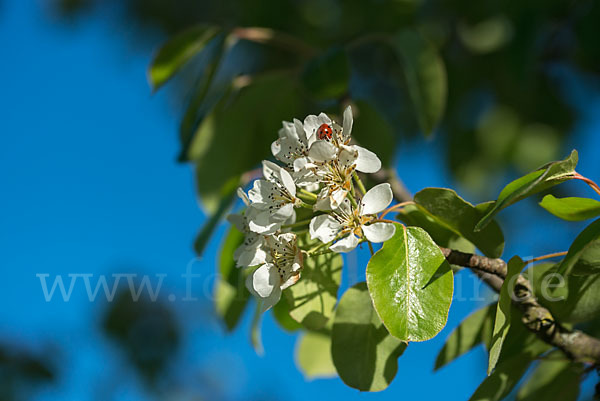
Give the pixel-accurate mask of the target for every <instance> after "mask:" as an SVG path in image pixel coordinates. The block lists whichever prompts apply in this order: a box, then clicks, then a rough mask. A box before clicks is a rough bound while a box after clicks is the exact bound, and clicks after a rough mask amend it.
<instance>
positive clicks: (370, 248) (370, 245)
mask: <svg viewBox="0 0 600 401" xmlns="http://www.w3.org/2000/svg"><path fill="white" fill-rule="evenodd" d="M367 243H368V244H369V251H371V256H373V255H374V254H375V252H373V244H371V241H367Z"/></svg>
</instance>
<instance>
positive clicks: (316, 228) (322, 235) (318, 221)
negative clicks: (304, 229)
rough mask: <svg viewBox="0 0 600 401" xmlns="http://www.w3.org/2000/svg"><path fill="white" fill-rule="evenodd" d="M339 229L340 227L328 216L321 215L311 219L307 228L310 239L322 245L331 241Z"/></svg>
mask: <svg viewBox="0 0 600 401" xmlns="http://www.w3.org/2000/svg"><path fill="white" fill-rule="evenodd" d="M341 229H342V225H341V224H340V223H338V221H337V220H336V219H334V218H333V217H331V216H330V215H328V214H321V215H319V216H316V217H313V219H312V220H311V221H310V224H309V226H308V232H309V233H310V238H311V239H315V238H318V239H319V240H320V241H322V242H324V243H327V242H329V241H333V239H334V238H335V236H336V235H337V234H338V233H339V232H340V230H341Z"/></svg>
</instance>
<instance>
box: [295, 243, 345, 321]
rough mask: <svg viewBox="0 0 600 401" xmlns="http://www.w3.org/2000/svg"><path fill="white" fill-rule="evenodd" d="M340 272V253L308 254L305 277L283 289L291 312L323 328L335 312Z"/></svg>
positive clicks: (304, 271) (305, 263)
mask: <svg viewBox="0 0 600 401" xmlns="http://www.w3.org/2000/svg"><path fill="white" fill-rule="evenodd" d="M341 276H342V257H341V255H339V254H333V253H331V254H326V255H319V256H313V257H310V258H306V260H305V261H304V267H303V269H302V278H301V279H300V280H299V281H298V282H297V283H296V284H294V285H293V286H291V287H289V288H288V289H287V290H285V291H284V294H285V295H286V297H287V300H288V303H289V306H290V316H291V317H292V318H293V319H294V320H295V321H297V322H298V323H300V324H302V325H303V326H304V327H306V328H308V329H310V330H319V329H321V328H323V327H324V326H325V325H326V324H327V322H328V320H329V319H330V318H331V317H332V316H333V311H334V308H335V304H336V301H337V293H338V288H339V286H340V280H341Z"/></svg>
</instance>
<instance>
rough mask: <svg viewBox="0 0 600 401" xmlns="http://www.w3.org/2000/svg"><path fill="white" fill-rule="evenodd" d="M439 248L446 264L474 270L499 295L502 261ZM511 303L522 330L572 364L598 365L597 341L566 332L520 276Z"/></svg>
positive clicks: (599, 347)
mask: <svg viewBox="0 0 600 401" xmlns="http://www.w3.org/2000/svg"><path fill="white" fill-rule="evenodd" d="M440 249H441V250H442V253H443V254H444V256H445V257H446V260H448V262H449V263H451V264H454V265H459V266H463V267H467V268H469V269H471V270H473V271H474V272H475V273H476V274H477V275H478V276H479V277H480V278H482V279H483V280H484V281H485V282H486V283H488V284H489V285H490V286H491V287H492V288H493V289H494V290H495V291H496V292H500V288H501V287H502V283H503V282H504V279H505V278H506V272H507V267H506V262H504V261H503V260H502V259H491V258H486V257H484V256H479V255H474V254H470V253H464V252H459V251H455V250H452V249H448V248H442V247H440ZM486 274H487V276H486ZM490 276H493V277H495V278H491V277H490ZM513 304H514V305H515V306H516V307H517V308H518V309H519V310H520V311H521V313H522V314H523V317H522V319H521V321H522V322H523V324H524V325H525V327H527V329H529V330H530V331H531V332H533V333H535V334H536V335H537V336H538V338H540V339H541V340H542V341H544V342H546V343H548V344H550V345H553V346H555V347H557V348H559V349H560V350H562V351H563V352H564V353H565V354H566V355H567V356H568V357H569V358H571V359H573V360H574V361H577V362H592V363H594V364H600V340H598V339H597V338H594V337H591V336H589V335H587V334H585V333H583V332H581V331H579V330H569V329H567V328H565V327H563V326H562V325H561V324H560V323H559V322H557V321H556V319H554V317H553V316H552V313H551V312H550V311H549V310H548V309H547V308H545V307H544V306H542V305H540V304H539V303H538V301H537V299H536V298H535V295H534V293H533V290H532V288H531V283H530V282H529V280H527V279H526V278H525V277H523V275H519V276H518V278H517V282H516V285H515V296H514V297H513Z"/></svg>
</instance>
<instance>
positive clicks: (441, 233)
mask: <svg viewBox="0 0 600 401" xmlns="http://www.w3.org/2000/svg"><path fill="white" fill-rule="evenodd" d="M396 216H397V218H398V219H399V220H400V221H402V222H404V223H405V224H406V225H407V226H414V227H421V228H422V229H424V230H425V231H427V233H428V234H429V235H430V236H431V238H432V239H433V240H434V241H435V243H436V244H438V245H439V246H443V247H445V248H451V249H456V250H458V251H461V252H466V253H473V252H474V251H475V245H473V244H472V243H471V242H470V241H469V240H467V239H466V238H464V237H462V236H460V235H458V234H456V232H454V231H452V230H450V229H449V228H448V227H446V226H445V225H444V224H443V223H442V222H441V221H439V220H437V219H436V218H435V217H433V216H432V215H431V214H430V213H428V212H427V211H426V210H424V209H423V208H422V207H419V206H417V205H407V206H405V207H403V208H402V209H401V210H400V211H399V212H398V214H397V215H396Z"/></svg>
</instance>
